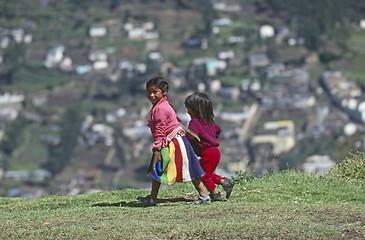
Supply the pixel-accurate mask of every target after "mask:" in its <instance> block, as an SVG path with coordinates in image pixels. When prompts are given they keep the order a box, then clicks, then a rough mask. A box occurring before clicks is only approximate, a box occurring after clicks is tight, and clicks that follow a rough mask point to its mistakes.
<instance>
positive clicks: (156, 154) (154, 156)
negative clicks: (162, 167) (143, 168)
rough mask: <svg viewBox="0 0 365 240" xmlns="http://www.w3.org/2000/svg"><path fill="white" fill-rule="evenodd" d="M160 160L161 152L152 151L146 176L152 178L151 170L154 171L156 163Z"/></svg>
mask: <svg viewBox="0 0 365 240" xmlns="http://www.w3.org/2000/svg"><path fill="white" fill-rule="evenodd" d="M160 160H161V151H154V152H153V154H152V157H151V162H150V166H149V168H148V171H147V176H152V173H153V170H155V166H156V163H157V162H158V161H160Z"/></svg>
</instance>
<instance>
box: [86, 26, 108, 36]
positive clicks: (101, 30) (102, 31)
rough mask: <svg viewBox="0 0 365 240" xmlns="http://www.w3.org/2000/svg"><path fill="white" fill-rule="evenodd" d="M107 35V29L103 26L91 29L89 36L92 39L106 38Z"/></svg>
mask: <svg viewBox="0 0 365 240" xmlns="http://www.w3.org/2000/svg"><path fill="white" fill-rule="evenodd" d="M106 34H107V30H106V27H105V26H103V25H95V26H92V27H90V29H89V36H90V37H92V38H95V37H104V36H105V35H106Z"/></svg>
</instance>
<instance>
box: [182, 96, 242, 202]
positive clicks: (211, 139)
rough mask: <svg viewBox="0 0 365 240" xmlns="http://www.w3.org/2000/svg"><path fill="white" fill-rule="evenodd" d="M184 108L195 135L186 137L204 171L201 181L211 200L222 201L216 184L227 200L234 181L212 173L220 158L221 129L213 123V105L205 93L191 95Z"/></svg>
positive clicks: (190, 127)
mask: <svg viewBox="0 0 365 240" xmlns="http://www.w3.org/2000/svg"><path fill="white" fill-rule="evenodd" d="M185 106H186V108H187V109H188V114H189V115H190V117H191V121H190V123H189V129H190V130H191V131H193V132H194V133H195V134H196V135H197V136H193V135H191V134H187V135H186V137H187V139H188V140H189V142H190V143H191V145H192V146H193V149H194V151H195V153H196V155H198V156H200V160H199V162H200V166H201V167H202V168H203V170H204V171H205V175H204V177H202V178H201V180H202V182H203V183H204V185H205V187H206V188H207V190H208V191H209V192H210V197H211V199H212V200H214V201H222V196H221V194H220V193H219V192H218V191H217V189H216V185H217V184H218V185H222V187H223V189H224V190H225V192H226V198H229V196H230V194H231V192H232V188H233V186H234V183H235V182H234V180H233V179H228V178H226V177H221V176H219V175H218V174H215V173H214V171H215V170H216V168H217V166H218V164H219V161H220V158H221V153H220V151H219V149H218V146H219V141H218V137H219V135H220V133H221V128H220V127H219V125H218V124H216V123H215V122H214V113H213V104H212V102H211V101H210V99H209V97H208V96H207V95H206V94H205V93H193V94H191V95H189V96H188V97H187V98H186V99H185Z"/></svg>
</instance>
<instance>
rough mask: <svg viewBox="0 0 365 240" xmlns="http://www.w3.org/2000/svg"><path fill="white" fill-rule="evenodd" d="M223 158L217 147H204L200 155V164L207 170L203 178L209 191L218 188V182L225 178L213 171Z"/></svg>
mask: <svg viewBox="0 0 365 240" xmlns="http://www.w3.org/2000/svg"><path fill="white" fill-rule="evenodd" d="M220 160H221V153H220V151H219V149H218V148H217V147H211V148H207V149H204V150H203V152H202V154H201V157H200V160H199V162H200V166H201V167H202V168H203V170H204V171H205V175H204V177H202V178H201V180H202V182H203V184H204V186H205V187H206V188H207V190H208V191H209V192H211V191H213V190H214V189H215V188H216V184H217V183H219V182H220V181H221V180H222V179H223V178H222V177H221V176H219V175H217V174H214V173H213V172H214V171H215V169H216V168H217V166H218V164H219V161H220Z"/></svg>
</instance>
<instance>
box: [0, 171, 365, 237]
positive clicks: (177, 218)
mask: <svg viewBox="0 0 365 240" xmlns="http://www.w3.org/2000/svg"><path fill="white" fill-rule="evenodd" d="M148 192H149V191H148V190H133V189H125V190H122V191H113V192H102V193H95V194H83V195H74V196H56V195H54V196H47V197H41V198H38V199H22V198H0V218H1V222H2V224H1V226H0V238H1V239H362V238H364V237H365V228H364V226H365V205H364V204H365V197H364V196H365V186H364V182H351V183H350V182H345V181H342V180H335V179H334V178H329V177H319V176H316V175H308V174H304V173H299V172H295V171H287V172H282V173H280V174H278V175H272V176H269V175H268V176H264V177H262V178H254V179H250V180H243V179H242V180H241V181H240V182H239V183H237V184H236V186H235V188H234V192H233V193H232V195H231V197H230V199H229V200H224V201H223V202H213V203H212V204H210V205H203V206H195V205H191V204H190V202H191V201H192V200H194V199H195V198H196V192H195V190H194V188H193V186H192V184H190V183H184V184H175V185H173V186H171V187H168V188H166V189H162V190H161V191H160V194H159V203H158V205H157V207H151V208H146V207H143V206H141V205H140V204H139V203H138V202H137V201H136V200H135V198H136V197H137V196H141V195H146V194H148Z"/></svg>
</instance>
